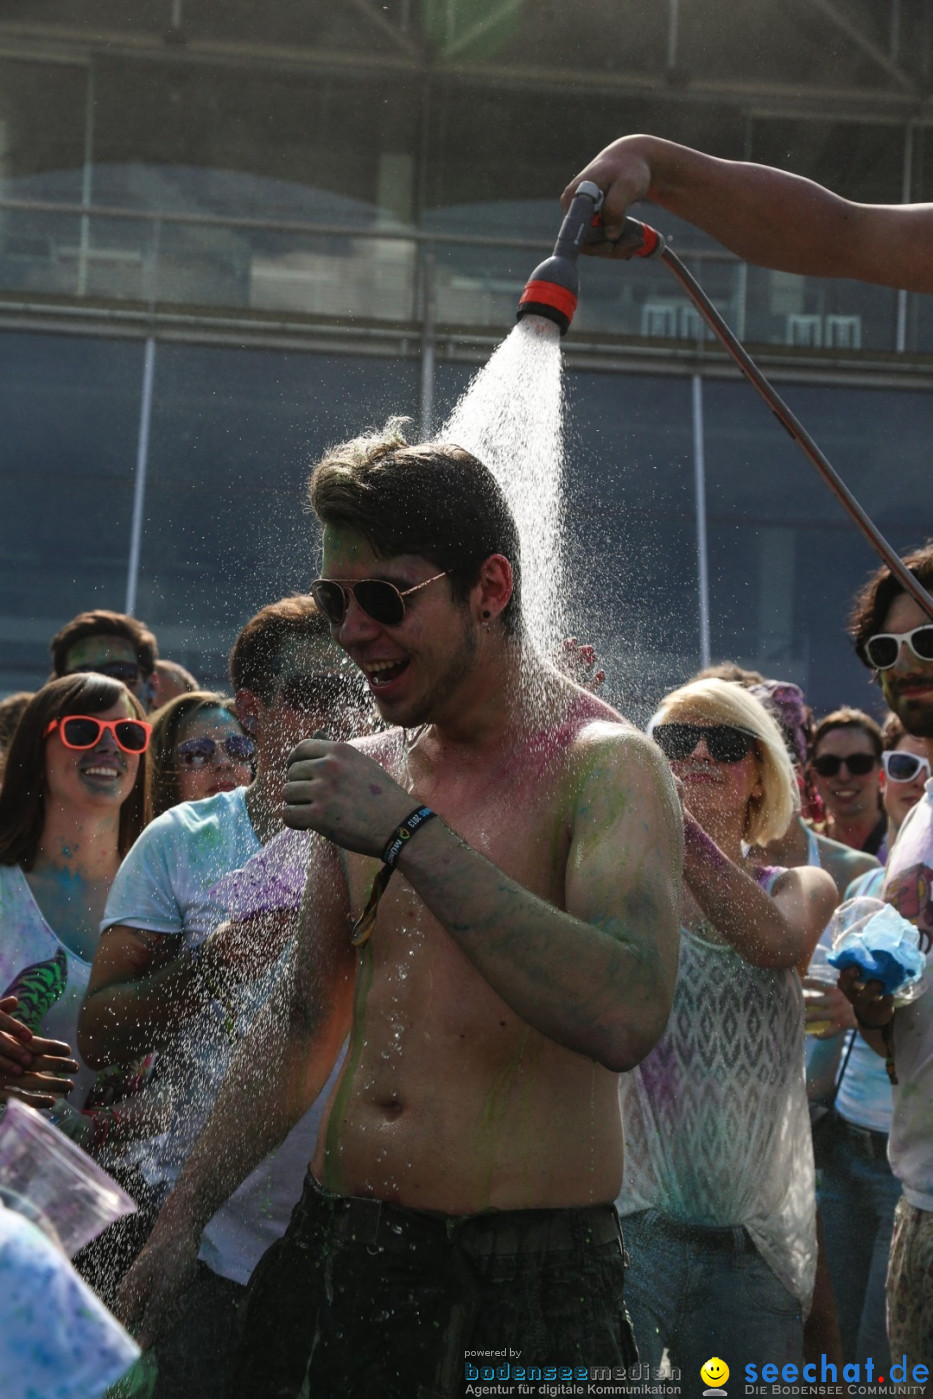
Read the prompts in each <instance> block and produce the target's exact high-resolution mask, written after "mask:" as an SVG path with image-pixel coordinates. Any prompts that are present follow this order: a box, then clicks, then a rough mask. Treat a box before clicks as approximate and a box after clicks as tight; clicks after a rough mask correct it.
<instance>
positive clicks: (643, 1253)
mask: <svg viewBox="0 0 933 1399" xmlns="http://www.w3.org/2000/svg"><path fill="white" fill-rule="evenodd" d="M622 1228H623V1230H624V1231H625V1247H626V1251H627V1252H628V1255H629V1271H628V1273H627V1274H626V1279H625V1300H626V1305H627V1306H628V1309H629V1312H630V1313H631V1317H632V1324H633V1326H634V1328H635V1340H636V1341H637V1343H638V1351H639V1355H640V1357H641V1360H642V1362H643V1363H646V1364H648V1365H650V1366H651V1367H652V1370H654V1369H655V1367H657V1366H658V1365H660V1363H661V1356H662V1354H663V1352H664V1351H665V1350H666V1351H667V1353H668V1358H669V1360H670V1362H671V1364H672V1365H673V1366H674V1367H675V1368H677V1369H679V1370H680V1371H681V1373H682V1374H683V1376H684V1378H685V1379H689V1381H690V1383H691V1384H694V1383H695V1382H696V1380H695V1377H696V1376H697V1375H698V1374H699V1371H700V1367H701V1366H702V1365H704V1364H705V1363H706V1361H707V1360H709V1359H710V1358H711V1357H712V1356H720V1357H721V1358H722V1359H724V1360H725V1361H726V1362H727V1363H728V1365H729V1366H730V1368H731V1369H732V1370H733V1371H735V1370H736V1369H739V1368H740V1366H744V1365H745V1364H746V1363H748V1362H751V1363H754V1362H757V1363H758V1364H761V1363H767V1362H769V1361H770V1362H772V1363H773V1364H776V1365H778V1366H780V1365H782V1364H784V1363H787V1362H789V1363H793V1364H797V1365H799V1364H800V1363H801V1362H802V1359H803V1316H802V1314H801V1309H800V1303H799V1302H798V1301H797V1299H796V1297H794V1296H792V1294H791V1293H790V1292H788V1290H787V1288H786V1287H784V1285H783V1283H781V1282H779V1281H778V1279H777V1278H776V1277H775V1275H774V1273H773V1272H772V1271H771V1269H770V1268H769V1267H768V1265H767V1263H766V1262H765V1261H764V1259H763V1258H762V1257H761V1255H760V1254H759V1252H758V1250H757V1249H756V1248H755V1246H754V1244H753V1243H752V1241H751V1239H750V1238H749V1236H748V1234H747V1233H746V1232H745V1230H744V1229H739V1228H736V1229H703V1228H698V1227H694V1226H692V1225H681V1224H679V1223H678V1222H677V1221H675V1220H672V1219H669V1218H668V1217H667V1216H666V1215H663V1214H661V1212H660V1211H659V1210H643V1211H641V1212H640V1213H638V1214H628V1215H624V1216H623V1219H622ZM691 1392H693V1391H691Z"/></svg>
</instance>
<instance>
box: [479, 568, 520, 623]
mask: <svg viewBox="0 0 933 1399" xmlns="http://www.w3.org/2000/svg"><path fill="white" fill-rule="evenodd" d="M513 586H514V583H513V578H512V565H511V564H510V563H509V561H508V559H507V558H506V557H505V555H504V554H490V555H489V558H488V559H485V560H484V561H483V563H482V564H481V565H480V570H479V580H478V582H477V583H476V586H475V587H474V588H473V590H472V593H471V601H472V602H473V605H474V610H475V614H476V615H477V617H478V619H480V620H482V621H483V622H484V623H489V622H490V621H492V620H494V619H495V618H496V617H498V616H499V615H500V614H501V613H502V612H504V611H505V608H506V607H507V606H508V603H509V599H510V598H511V596H512V589H513Z"/></svg>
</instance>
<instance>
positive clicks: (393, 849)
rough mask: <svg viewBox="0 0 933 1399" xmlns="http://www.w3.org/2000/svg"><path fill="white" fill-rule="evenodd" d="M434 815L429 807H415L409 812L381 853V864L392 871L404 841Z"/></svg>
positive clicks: (409, 838)
mask: <svg viewBox="0 0 933 1399" xmlns="http://www.w3.org/2000/svg"><path fill="white" fill-rule="evenodd" d="M435 815H436V813H435V812H433V811H432V810H431V808H430V807H429V806H416V807H415V809H414V811H412V812H410V813H409V815H408V816H406V817H405V820H404V821H403V822H402V824H401V825H400V826H396V828H395V830H394V831H393V832H392V838H391V840H390V841H389V843H388V845H387V846H386V848H385V850H383V852H382V863H383V864H384V865H387V866H388V868H389V869H390V870H394V869H395V866H396V865H397V864H398V857H399V855H401V853H402V851H403V850H404V848H405V843H406V841H409V840H411V838H412V836H413V835H414V834H415V831H417V830H420V828H421V827H422V826H423V825H424V823H425V822H426V821H431V820H433V819H434V816H435Z"/></svg>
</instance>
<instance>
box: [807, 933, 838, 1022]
mask: <svg viewBox="0 0 933 1399" xmlns="http://www.w3.org/2000/svg"><path fill="white" fill-rule="evenodd" d="M830 950H831V949H830V948H828V947H827V946H826V945H825V944H824V943H822V942H818V943H817V945H816V947H814V949H813V955H812V957H811V958H810V965H809V966H808V967H807V974H806V977H805V978H804V988H803V999H804V1001H805V1002H806V1001H814V1000H818V999H819V997H820V996H822V995H823V992H822V990H820V986H836V985H838V982H839V973H838V971H837V970H836V968H835V967H833V966H830V964H829V961H828V960H827V959H828V957H829V953H830ZM808 981H815V982H819V983H820V986H807V984H806V983H807V982H808ZM832 1024H833V1022H832V1021H831V1020H808V1021H807V1022H806V1025H805V1029H806V1032H807V1034H808V1035H822V1034H825V1032H826V1031H827V1030H830V1029H832Z"/></svg>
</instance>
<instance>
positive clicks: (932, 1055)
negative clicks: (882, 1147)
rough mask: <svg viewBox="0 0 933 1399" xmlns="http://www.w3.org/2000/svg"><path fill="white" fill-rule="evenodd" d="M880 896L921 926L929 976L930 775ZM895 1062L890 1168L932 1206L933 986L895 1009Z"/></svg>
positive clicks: (923, 1205)
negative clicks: (908, 1003) (913, 999)
mask: <svg viewBox="0 0 933 1399" xmlns="http://www.w3.org/2000/svg"><path fill="white" fill-rule="evenodd" d="M884 898H885V899H886V900H887V902H888V903H890V904H893V905H894V907H895V908H896V909H897V911H898V912H899V913H900V914H902V915H903V917H904V918H908V919H909V920H910V921H911V923H915V924H916V926H917V928H918V929H919V930H920V946H921V950H923V951H925V952H926V957H927V976H928V977H930V978H931V979H933V951H931V944H933V779H931V780H930V781H929V782H927V784H926V788H925V790H924V795H923V797H922V798H921V800H920V801H919V802H918V803H917V805H916V806H915V807H914V808H913V810H912V811H910V812H908V814H907V819H906V820H905V821H904V824H903V826H902V827H901V829H900V833H899V834H898V837H897V841H896V842H895V845H894V849H893V850H892V851H891V854H890V855H889V856H888V867H887V870H886V872H885V881H884ZM894 1064H895V1068H896V1070H897V1080H898V1081H897V1084H896V1085H895V1088H894V1113H893V1117H892V1120H891V1135H890V1138H889V1140H888V1156H889V1158H890V1161H891V1169H892V1171H893V1172H894V1174H895V1175H896V1176H898V1177H899V1178H900V1180H901V1181H902V1182H903V1186H904V1195H905V1196H906V1198H907V1199H908V1201H909V1202H910V1203H911V1204H912V1205H914V1206H916V1208H917V1209H921V1210H933V987H931V988H929V989H928V990H927V991H926V992H925V993H924V994H923V995H922V996H919V997H918V998H917V1000H915V1001H911V1003H910V1005H906V1006H901V1007H900V1008H899V1009H898V1010H897V1011H896V1012H895V1016H894Z"/></svg>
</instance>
